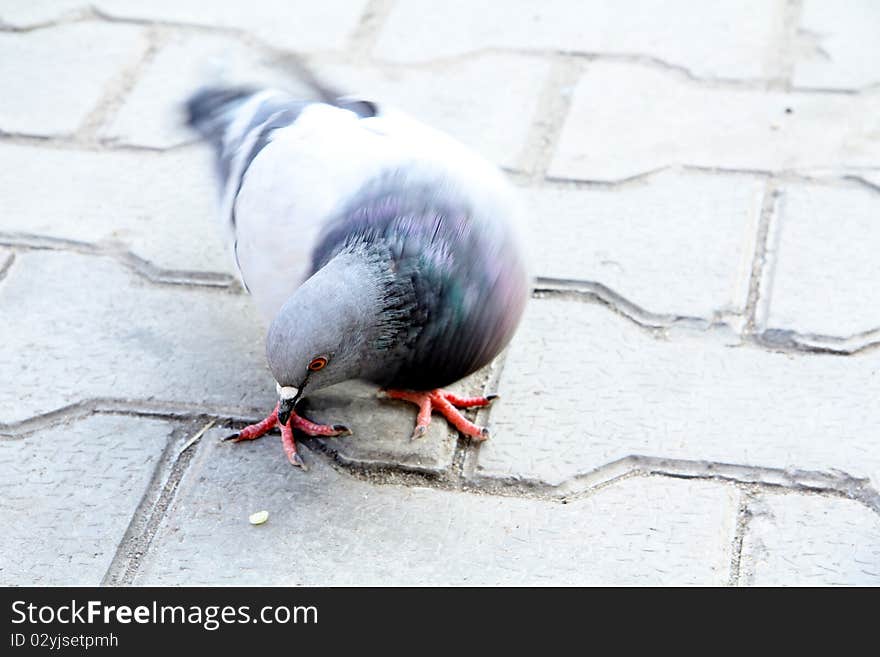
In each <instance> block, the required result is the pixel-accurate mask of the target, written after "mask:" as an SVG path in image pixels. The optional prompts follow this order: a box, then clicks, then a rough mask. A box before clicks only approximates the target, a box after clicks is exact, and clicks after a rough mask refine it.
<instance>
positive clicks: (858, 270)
mask: <svg viewBox="0 0 880 657" xmlns="http://www.w3.org/2000/svg"><path fill="white" fill-rule="evenodd" d="M781 191H782V195H781V198H780V200H779V202H778V203H777V205H776V213H777V214H776V217H775V218H774V221H775V222H776V224H777V225H776V226H775V229H774V231H775V234H774V237H773V239H772V242H771V245H770V262H771V264H770V265H769V271H767V272H766V274H765V280H766V285H765V287H764V291H763V294H764V303H765V306H764V307H765V308H766V317H764V318H763V324H764V325H765V326H766V327H767V328H771V329H786V330H793V331H796V332H798V333H804V334H814V335H825V336H834V337H840V338H846V337H849V336H853V335H856V334H858V333H862V332H866V331H871V330H875V329H880V287H878V285H877V245H878V244H880V221H878V220H877V218H878V216H880V193H878V192H877V191H875V190H871V189H867V188H865V187H864V186H861V185H852V186H847V187H826V186H820V185H813V184H787V185H785V186H784V187H783V188H782V190H781Z"/></svg>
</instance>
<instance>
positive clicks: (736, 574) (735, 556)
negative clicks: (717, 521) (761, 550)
mask: <svg viewBox="0 0 880 657" xmlns="http://www.w3.org/2000/svg"><path fill="white" fill-rule="evenodd" d="M739 495H740V498H739V506H738V507H737V512H736V528H735V530H734V535H733V543H732V545H731V548H730V571H729V574H728V578H727V585H728V586H739V585H740V582H741V580H742V550H743V542H744V541H745V537H746V533H747V532H748V530H749V522H750V521H751V519H752V515H751V509H750V504H751V502H752V497H753V495H752V493H751V491H748V490H746V489H744V488H742V487H740V488H739Z"/></svg>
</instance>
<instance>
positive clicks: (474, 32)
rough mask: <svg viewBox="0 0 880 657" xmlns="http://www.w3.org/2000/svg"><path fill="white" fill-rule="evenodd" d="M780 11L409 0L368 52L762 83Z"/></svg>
mask: <svg viewBox="0 0 880 657" xmlns="http://www.w3.org/2000/svg"><path fill="white" fill-rule="evenodd" d="M783 7H784V5H783V3H782V2H763V1H761V0H749V1H748V2H739V3H731V2H719V1H711V2H701V3H699V4H697V5H695V4H694V3H689V2H685V1H684V0H675V1H673V2H668V1H660V0H656V1H651V2H645V1H644V0H642V1H632V0H630V1H624V2H620V1H615V0H600V1H598V2H590V3H584V2H578V0H550V1H549V2H541V3H534V2H529V1H528V0H516V1H515V2H510V1H503V2H502V1H501V0H495V1H494V2H484V3H482V4H481V6H480V9H479V11H474V8H473V5H472V4H471V3H469V2H466V1H465V0H457V1H455V2H446V3H442V4H437V3H434V2H430V1H429V0H415V1H413V0H410V1H408V2H401V3H397V5H396V6H395V7H394V10H393V11H392V13H391V15H390V16H389V18H388V21H387V23H386V25H385V28H384V30H383V32H382V36H381V38H380V40H379V43H378V46H377V48H376V52H377V54H378V56H380V57H385V58H388V59H395V60H400V61H425V60H430V59H435V58H440V57H449V56H453V55H459V54H463V53H469V52H474V51H479V50H483V49H487V48H511V49H527V50H539V51H550V52H558V51H564V52H576V53H588V54H595V53H601V54H609V55H642V56H648V57H653V58H657V59H660V60H663V61H664V62H666V63H668V64H671V65H675V66H682V67H685V68H687V69H688V70H690V71H692V72H693V73H694V74H695V75H699V76H705V77H723V78H769V77H773V76H774V74H775V73H776V71H775V70H774V68H773V67H774V65H775V60H776V58H777V55H776V42H775V40H776V39H778V38H780V36H781V34H782V30H783V25H782V18H783V16H782V11H783ZM671 16H675V19H671V18H670V17H671ZM732 26H736V29H732Z"/></svg>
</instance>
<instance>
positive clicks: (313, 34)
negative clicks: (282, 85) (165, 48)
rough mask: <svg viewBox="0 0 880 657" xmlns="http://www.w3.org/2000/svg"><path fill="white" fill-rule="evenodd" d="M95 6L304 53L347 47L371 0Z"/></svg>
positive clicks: (166, 0) (115, 0)
mask: <svg viewBox="0 0 880 657" xmlns="http://www.w3.org/2000/svg"><path fill="white" fill-rule="evenodd" d="M92 5H94V6H95V8H96V9H98V10H99V11H101V12H102V13H104V14H106V15H108V16H113V17H115V18H125V19H134V20H143V21H154V22H170V23H188V24H193V25H206V26H210V27H217V28H229V29H233V30H241V31H244V32H248V33H250V34H252V35H254V36H256V37H257V38H259V39H262V40H263V41H265V42H266V43H268V44H271V45H272V46H274V47H276V48H282V49H285V50H292V51H304V50H334V49H339V48H342V47H344V46H345V44H346V41H347V39H348V37H349V36H350V35H351V33H352V31H353V30H354V28H355V27H357V25H358V23H359V21H360V18H361V14H362V13H363V10H364V7H365V6H366V0H325V1H324V2H321V3H315V2H312V1H311V0H251V2H217V1H216V0H188V2H178V1H177V0H152V2H146V3H145V2H140V1H139V0H93V2H92Z"/></svg>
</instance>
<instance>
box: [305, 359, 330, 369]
mask: <svg viewBox="0 0 880 657" xmlns="http://www.w3.org/2000/svg"><path fill="white" fill-rule="evenodd" d="M326 364H327V359H326V358H324V357H323V356H318V357H317V358H312V362H311V363H309V371H311V372H317V371H318V370H323V369H324V366H325V365H326Z"/></svg>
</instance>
